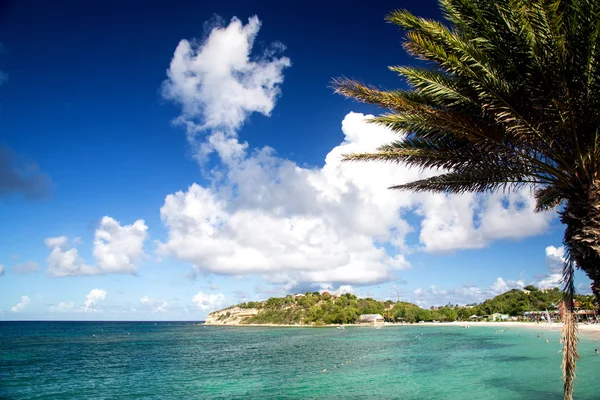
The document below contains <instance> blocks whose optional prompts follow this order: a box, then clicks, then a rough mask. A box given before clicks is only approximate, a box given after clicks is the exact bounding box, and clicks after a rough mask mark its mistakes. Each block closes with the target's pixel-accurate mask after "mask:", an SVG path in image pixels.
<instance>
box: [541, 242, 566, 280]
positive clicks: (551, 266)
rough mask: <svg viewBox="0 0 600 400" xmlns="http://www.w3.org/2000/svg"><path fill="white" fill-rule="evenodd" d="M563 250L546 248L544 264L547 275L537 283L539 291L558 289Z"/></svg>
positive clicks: (551, 247)
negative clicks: (546, 267)
mask: <svg viewBox="0 0 600 400" xmlns="http://www.w3.org/2000/svg"><path fill="white" fill-rule="evenodd" d="M565 261H566V260H565V248H564V247H563V246H560V247H554V246H548V247H546V264H547V265H548V275H546V276H544V277H543V278H542V279H541V280H540V281H539V282H538V283H537V286H539V287H540V288H541V289H547V288H554V287H560V281H561V279H562V268H563V265H564V263H565Z"/></svg>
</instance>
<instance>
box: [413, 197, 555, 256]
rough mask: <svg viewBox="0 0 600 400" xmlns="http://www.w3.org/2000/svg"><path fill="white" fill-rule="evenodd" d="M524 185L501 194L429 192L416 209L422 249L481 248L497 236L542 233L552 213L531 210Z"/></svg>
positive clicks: (501, 237)
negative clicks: (420, 216)
mask: <svg viewBox="0 0 600 400" xmlns="http://www.w3.org/2000/svg"><path fill="white" fill-rule="evenodd" d="M534 210H535V199H534V197H533V196H532V194H531V192H530V190H529V189H528V188H524V189H520V190H517V191H513V192H510V193H508V194H506V195H505V194H503V193H500V192H496V193H491V194H486V195H481V194H475V193H467V194H461V195H443V194H429V195H428V196H427V197H426V198H425V199H424V200H423V201H422V203H421V205H420V206H419V208H418V213H419V214H420V215H422V216H423V221H422V223H421V233H420V240H421V243H422V244H423V245H424V247H425V250H426V251H448V250H456V249H467V248H482V247H485V246H487V245H489V244H490V243H491V242H493V241H495V240H499V239H521V238H525V237H528V236H533V235H538V234H540V233H542V232H544V231H545V230H546V229H547V228H548V226H549V223H550V221H551V219H552V218H553V217H554V214H553V213H549V212H547V213H535V212H534Z"/></svg>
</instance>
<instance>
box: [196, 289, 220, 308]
mask: <svg viewBox="0 0 600 400" xmlns="http://www.w3.org/2000/svg"><path fill="white" fill-rule="evenodd" d="M223 301H225V296H224V295H223V294H222V293H217V294H204V293H202V292H198V293H196V295H194V297H192V302H193V303H194V304H195V305H196V307H198V309H199V310H202V311H213V310H216V309H218V308H219V307H221V305H222V304H223Z"/></svg>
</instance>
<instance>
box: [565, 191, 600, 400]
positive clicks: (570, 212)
mask: <svg viewBox="0 0 600 400" xmlns="http://www.w3.org/2000/svg"><path fill="white" fill-rule="evenodd" d="M561 222H562V223H564V224H565V225H566V226H567V227H566V229H565V237H564V244H565V247H566V258H567V260H566V262H565V266H564V268H563V285H564V286H563V294H564V301H565V306H566V311H567V312H566V314H565V321H564V326H563V332H562V335H563V339H564V348H563V362H562V367H563V379H564V398H565V400H571V399H572V398H573V385H574V381H575V366H576V362H577V359H578V358H579V355H578V352H577V341H578V339H577V313H576V311H575V298H574V296H575V283H574V271H575V266H574V264H576V265H577V267H578V268H580V269H582V270H583V271H585V273H586V274H587V276H588V277H589V278H590V279H591V281H592V293H593V294H594V298H595V302H596V306H598V304H600V182H594V183H593V184H592V185H589V186H588V187H587V188H586V189H584V190H583V191H582V192H580V193H574V194H573V195H572V197H571V198H570V199H569V201H568V204H567V206H566V207H565V209H564V211H563V212H562V213H561Z"/></svg>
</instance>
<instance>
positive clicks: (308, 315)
mask: <svg viewBox="0 0 600 400" xmlns="http://www.w3.org/2000/svg"><path fill="white" fill-rule="evenodd" d="M526 289H528V290H527V291H522V290H518V289H514V290H511V291H508V292H506V293H503V294H501V295H499V296H496V297H494V298H493V299H489V300H486V301H484V302H483V303H481V304H472V305H467V306H459V305H451V304H448V305H446V306H442V307H434V308H431V309H423V308H421V307H419V306H417V305H415V304H412V303H407V302H393V301H391V300H387V301H378V300H374V299H372V298H358V297H356V296H355V295H353V294H350V293H347V294H343V295H341V296H339V297H338V296H332V295H331V294H329V293H326V292H325V293H319V292H312V293H306V294H305V295H303V296H298V297H296V296H291V295H288V296H286V297H280V298H278V297H272V298H270V299H268V300H266V301H262V302H248V303H242V304H238V305H237V306H232V307H229V308H228V309H231V308H233V307H239V308H242V309H244V308H247V309H257V310H258V314H256V315H255V316H251V317H248V318H246V319H245V320H244V323H247V324H306V325H313V324H314V325H324V324H352V323H355V322H357V321H358V318H359V316H360V315H361V314H381V315H382V316H383V317H384V319H385V320H386V321H389V322H394V321H404V322H418V321H434V320H436V321H456V320H459V321H461V320H464V321H466V320H468V319H469V317H470V316H471V315H473V314H476V315H480V316H481V315H490V314H493V313H502V314H508V315H511V316H518V315H522V314H523V312H524V311H543V310H546V309H548V310H552V309H554V308H555V306H556V305H557V304H558V303H559V302H560V299H561V293H560V290H559V289H551V290H544V291H542V290H538V289H537V288H535V287H533V286H528V287H527V288H526ZM577 300H578V301H579V302H580V303H581V306H582V308H588V307H590V308H591V307H592V306H593V301H592V296H578V297H577ZM228 309H226V310H228ZM225 315H227V314H223V317H222V318H226V317H225Z"/></svg>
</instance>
